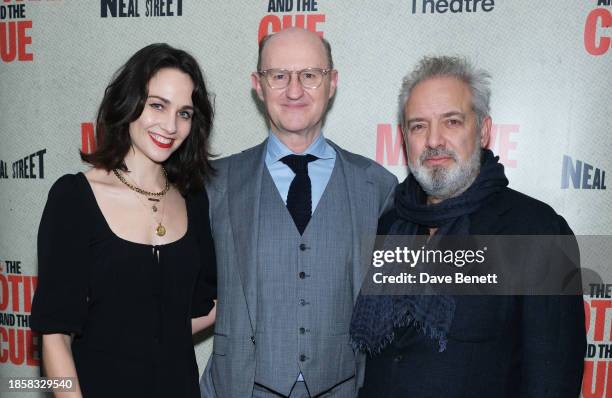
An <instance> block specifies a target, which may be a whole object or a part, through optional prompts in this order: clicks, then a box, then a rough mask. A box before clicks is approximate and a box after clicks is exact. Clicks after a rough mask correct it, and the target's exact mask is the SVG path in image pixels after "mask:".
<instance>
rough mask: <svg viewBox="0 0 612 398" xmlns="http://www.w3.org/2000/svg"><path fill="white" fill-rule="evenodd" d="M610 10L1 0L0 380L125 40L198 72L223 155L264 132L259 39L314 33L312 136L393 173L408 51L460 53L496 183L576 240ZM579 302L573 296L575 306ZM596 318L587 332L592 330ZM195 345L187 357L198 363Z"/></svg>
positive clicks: (595, 339)
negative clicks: (320, 100)
mask: <svg viewBox="0 0 612 398" xmlns="http://www.w3.org/2000/svg"><path fill="white" fill-rule="evenodd" d="M160 3H161V4H163V7H162V11H163V13H164V14H169V13H172V14H173V15H165V16H148V15H147V14H148V13H150V11H152V9H153V8H152V7H153V6H154V5H155V4H160ZM609 3H610V1H609V0H607V1H606V0H599V1H598V0H584V1H571V0H565V1H554V0H541V1H537V2H534V1H530V0H482V1H481V0H378V1H375V2H374V1H349V0H300V1H298V0H293V1H292V0H284V1H267V0H251V1H248V2H247V1H238V0H224V1H197V0H165V1H161V2H160V1H157V0H156V1H151V0H149V1H145V0H131V1H130V0H106V1H105V0H78V1H77V0H3V1H2V2H0V58H1V59H0V115H1V116H0V268H1V270H0V377H7V376H35V375H38V372H39V370H38V357H39V353H38V350H39V344H40V343H39V338H38V337H37V336H33V335H32V334H31V333H30V332H29V330H28V328H27V319H28V318H27V315H28V314H29V302H30V300H31V294H32V291H33V288H34V286H35V282H36V278H35V276H36V270H37V265H36V232H37V228H38V223H39V220H40V216H41V213H42V209H43V206H44V204H45V200H46V195H47V192H48V190H49V188H50V186H51V185H52V184H53V182H54V181H55V180H56V179H57V178H59V177H60V176H62V175H63V174H65V173H75V172H77V171H84V170H85V169H86V168H87V167H86V166H85V165H83V164H82V163H81V162H80V160H79V156H78V149H81V148H82V145H83V144H82V143H83V134H84V132H87V131H88V124H87V123H92V122H93V121H94V119H95V112H96V109H97V107H98V105H99V102H100V100H101V99H102V94H103V91H104V88H105V87H106V85H107V84H108V82H109V80H110V78H111V75H112V74H113V72H114V71H115V70H116V69H117V68H118V67H119V66H121V65H122V64H123V63H124V62H125V61H126V60H127V59H128V57H129V56H130V55H132V54H133V53H134V52H135V51H137V50H138V49H140V48H141V47H143V46H145V45H147V44H150V43H153V42H167V43H168V44H171V45H173V46H176V47H179V48H183V49H185V50H188V51H189V52H191V53H192V54H193V55H194V56H195V57H196V58H197V59H198V60H199V61H200V63H201V65H202V67H203V69H204V73H205V76H206V79H207V82H208V84H209V87H210V89H211V91H212V92H214V93H215V95H216V100H215V108H216V120H215V127H214V133H213V139H212V142H213V151H214V152H215V153H217V154H220V155H223V156H224V155H228V154H231V153H234V152H238V151H241V150H243V149H245V148H247V147H250V146H252V145H255V144H257V143H259V142H261V141H262V140H263V139H264V138H265V136H266V127H265V122H264V120H263V118H262V117H261V115H260V114H259V113H258V111H257V106H256V103H255V100H254V96H253V93H252V91H251V88H250V77H249V75H250V73H251V72H252V71H253V70H254V69H255V64H256V59H257V40H258V35H259V33H260V32H262V33H269V32H272V31H274V30H277V29H280V28H281V27H284V26H289V25H291V24H297V25H300V24H304V25H305V26H306V27H308V28H309V29H312V30H316V31H319V32H321V33H322V34H323V35H324V37H325V38H327V39H328V40H329V41H330V42H331V44H332V49H333V55H334V62H335V65H336V67H337V69H338V70H339V83H338V85H339V86H338V91H337V94H336V98H335V100H334V103H333V107H332V109H331V111H330V112H329V114H328V117H327V120H326V124H325V126H324V132H325V134H326V136H327V137H328V138H331V139H332V140H334V141H335V142H336V143H338V144H339V145H341V146H343V147H344V148H346V149H348V150H351V151H354V152H357V153H360V154H363V155H365V156H367V157H370V158H372V159H376V160H377V161H379V162H380V163H382V164H383V165H384V166H386V167H387V168H388V169H389V170H391V171H392V172H393V173H395V174H396V175H397V176H398V177H399V178H400V179H402V178H403V177H405V175H406V169H405V166H404V164H405V163H404V162H403V158H402V156H401V151H400V148H401V142H400V141H398V140H397V136H396V131H397V130H396V123H397V120H396V109H397V105H396V99H397V94H398V89H399V86H400V82H401V79H402V77H403V75H404V74H406V73H407V72H408V71H409V70H410V69H411V68H412V67H413V66H414V64H415V63H416V61H417V60H418V59H419V58H421V57H422V56H423V55H434V54H450V55H464V56H467V57H468V58H470V59H471V60H472V61H473V62H474V63H476V64H477V65H479V66H481V67H483V68H485V69H488V70H489V71H490V72H491V74H492V75H493V87H492V89H493V98H492V115H493V119H494V123H495V126H496V127H495V128H496V130H495V131H496V134H495V139H494V140H493V142H492V148H493V150H494V151H495V152H496V153H498V154H500V156H501V157H502V160H503V161H504V163H505V164H506V167H507V170H506V171H507V175H508V178H509V179H510V185H511V187H513V188H515V189H517V190H520V191H522V192H524V193H527V194H529V195H531V196H534V197H536V198H538V199H541V200H544V201H546V202H547V203H549V204H550V205H551V206H552V207H553V208H554V209H555V210H556V211H557V212H558V213H560V214H562V215H563V216H564V217H565V218H566V219H567V221H568V223H569V224H570V226H571V227H572V228H573V230H574V232H575V233H576V234H580V235H610V234H611V233H612V201H611V200H610V193H609V192H610V191H609V190H608V189H607V185H610V186H612V177H610V176H605V172H606V171H611V170H612V167H611V160H610V156H609V154H610V150H611V149H612V145H611V143H612V139H611V138H610V133H611V132H612V129H611V127H612V121H611V120H610V89H611V87H612V85H611V81H612V79H611V78H610V70H611V68H610V67H611V62H610V60H611V57H612V49H611V48H610V42H611V40H610V38H611V37H612V29H611V25H612V14H611V12H612V7H611V6H610V5H609ZM475 4H476V5H475ZM298 5H299V6H300V8H299V10H298ZM289 6H292V8H291V9H290V10H289V11H287V9H288V8H289ZM459 6H461V12H458V10H459ZM132 7H133V8H132ZM449 7H450V8H452V10H451V9H447V8H449ZM474 9H475V10H474ZM122 10H123V12H124V13H125V14H126V15H125V16H120V15H121V14H122ZM136 10H137V12H138V16H136V15H134V14H136ZM432 10H433V11H434V12H432ZM453 10H454V11H455V12H454V11H453ZM132 11H133V13H132ZM443 11H445V12H443ZM128 14H132V15H133V16H129V15H128ZM179 14H180V15H179ZM113 15H116V16H113ZM83 126H85V127H83ZM85 138H87V135H85ZM85 142H87V140H85ZM564 159H565V162H564ZM564 176H565V178H564ZM596 176H599V177H598V178H596ZM25 177H29V178H25ZM572 177H573V179H572ZM605 177H608V179H609V180H608V181H606V180H605ZM578 180H579V181H578ZM597 180H599V181H597ZM589 186H591V187H592V188H593V189H589V188H588V187H589ZM591 300H595V299H594V298H590V297H585V301H586V303H587V304H588V303H591ZM595 301H596V302H595V306H594V307H593V308H591V306H587V307H586V308H587V311H588V314H589V315H590V317H589V318H590V319H589V320H590V324H591V325H590V326H589V339H590V342H592V343H595V344H606V345H609V344H611V341H610V335H609V331H610V330H611V329H610V323H611V319H612V316H610V315H607V312H606V309H607V308H608V307H610V306H612V304H610V303H611V302H610V300H605V301H601V302H600V301H597V300H595ZM602 303H603V304H602ZM591 304H593V303H591ZM608 304H610V305H608ZM604 307H605V308H604ZM597 308H604V309H603V310H601V309H600V310H597ZM11 314H12V316H11ZM18 315H20V317H18ZM602 317H603V318H602ZM13 321H14V322H15V323H14V324H11V323H12V322H13ZM596 322H599V323H601V328H603V330H605V331H606V332H605V333H603V336H599V335H597V336H596V335H594V330H593V329H594V328H595V323H596ZM602 322H603V323H602ZM210 343H211V341H210V339H205V340H204V341H202V342H198V344H197V346H196V350H197V356H198V362H199V365H200V369H203V366H204V364H205V362H206V360H207V358H208V355H209V353H210ZM598 354H599V352H598ZM585 361H586V365H587V366H586V369H587V371H586V374H585V386H584V389H583V394H584V396H585V397H604V396H608V395H605V394H606V393H605V391H612V376H611V377H610V383H609V384H610V385H608V383H607V379H608V375H607V373H608V369H607V365H608V362H607V359H606V358H599V355H596V356H595V357H594V358H587V359H586V360H585ZM593 364H595V366H593ZM593 367H594V368H595V370H594V371H593V370H592V369H593ZM589 369H591V370H589ZM610 372H611V373H612V369H610ZM2 396H5V394H4V393H2ZM7 396H12V394H8V395H7ZM14 396H19V397H26V396H32V397H34V396H39V395H37V394H35V393H31V394H26V393H19V394H15V395H14Z"/></svg>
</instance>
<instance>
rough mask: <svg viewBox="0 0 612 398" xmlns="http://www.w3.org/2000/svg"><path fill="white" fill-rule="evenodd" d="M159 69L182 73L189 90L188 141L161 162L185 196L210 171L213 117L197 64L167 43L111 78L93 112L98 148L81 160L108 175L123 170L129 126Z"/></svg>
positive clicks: (147, 49) (144, 53)
mask: <svg viewBox="0 0 612 398" xmlns="http://www.w3.org/2000/svg"><path fill="white" fill-rule="evenodd" d="M164 68H174V69H178V70H180V71H182V72H184V73H186V74H187V75H189V76H190V77H191V80H192V82H193V86H194V89H193V93H192V94H191V100H192V101H193V108H194V111H193V119H192V121H191V131H190V133H189V136H188V137H187V138H186V139H185V141H183V143H182V144H181V146H180V147H179V148H178V149H177V150H176V151H174V153H172V155H171V156H170V157H169V158H168V159H167V160H166V161H165V162H164V163H163V165H164V167H165V169H166V172H167V173H168V179H169V180H170V182H171V183H173V184H175V186H176V187H177V188H178V190H179V191H180V192H181V193H182V194H183V195H186V194H188V193H190V192H195V191H197V190H199V189H201V188H202V187H203V185H204V180H205V179H206V178H207V177H208V176H209V175H210V174H212V173H213V172H214V170H213V168H212V166H211V164H210V157H211V154H210V152H209V136H210V132H211V129H212V122H213V114H214V112H213V107H212V104H211V101H210V96H209V93H208V91H207V90H206V84H205V82H204V77H203V76H202V71H201V70H200V66H199V65H198V62H197V61H196V60H195V58H193V57H192V56H191V55H190V54H188V53H187V52H185V51H183V50H179V49H176V48H173V47H171V46H169V45H167V44H159V43H158V44H151V45H149V46H147V47H144V48H142V49H141V50H139V51H138V52H137V53H136V54H134V55H132V57H131V58H130V59H129V60H128V61H127V62H126V63H125V65H123V66H122V67H121V68H120V69H119V70H118V71H117V72H116V73H115V75H114V77H113V79H112V81H111V83H110V84H109V85H108V87H107V88H106V91H105V92H104V98H103V99H102V103H101V104H100V108H99V110H98V116H97V119H96V138H97V149H96V150H95V151H94V152H93V153H91V154H87V153H83V152H81V159H82V160H83V161H84V162H87V163H89V164H91V165H92V166H94V167H98V168H102V169H105V170H107V171H111V170H113V169H120V170H123V171H127V167H126V165H125V163H124V161H123V159H124V158H125V156H126V155H127V153H128V151H129V150H130V147H131V145H132V141H131V139H130V133H129V125H130V123H132V122H133V121H135V120H136V119H138V118H139V117H140V115H141V113H142V111H143V110H144V106H145V102H146V100H147V96H148V93H147V84H148V83H149V80H151V78H152V77H153V76H154V75H155V74H156V73H157V72H158V71H159V70H160V69H164Z"/></svg>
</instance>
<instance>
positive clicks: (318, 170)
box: [266, 132, 336, 213]
mask: <svg viewBox="0 0 612 398" xmlns="http://www.w3.org/2000/svg"><path fill="white" fill-rule="evenodd" d="M291 154H295V153H294V152H292V151H291V149H289V148H287V146H286V145H285V144H283V143H282V142H281V140H279V139H278V137H277V136H276V135H275V134H274V133H272V132H270V134H269V137H268V144H267V148H266V166H267V167H268V171H269V172H270V175H271V176H272V180H274V185H276V189H278V193H280V196H281V198H283V201H284V202H285V204H287V194H288V193H289V186H290V185H291V181H293V178H294V177H295V173H294V172H293V171H292V170H291V169H290V168H289V166H287V165H286V164H285V163H283V162H281V159H282V158H283V157H285V156H287V155H291ZM307 154H310V155H314V156H316V157H318V158H319V159H317V160H315V161H314V162H310V163H308V176H309V177H310V182H311V186H312V190H311V193H312V212H313V213H314V211H315V209H316V208H317V205H318V204H319V201H320V200H321V197H322V196H323V192H324V191H325V187H326V186H327V183H328V182H329V178H330V177H331V174H332V171H333V169H334V164H335V163H336V151H335V150H334V148H332V147H331V145H329V144H328V143H327V141H326V140H325V137H323V133H321V134H319V136H318V137H317V138H316V139H315V140H314V142H313V143H312V144H310V146H309V147H308V148H306V150H305V151H304V152H303V153H297V154H295V155H307Z"/></svg>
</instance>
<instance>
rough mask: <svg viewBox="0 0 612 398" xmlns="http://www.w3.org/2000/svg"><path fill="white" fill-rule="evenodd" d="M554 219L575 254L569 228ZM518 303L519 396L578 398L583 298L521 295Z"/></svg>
mask: <svg viewBox="0 0 612 398" xmlns="http://www.w3.org/2000/svg"><path fill="white" fill-rule="evenodd" d="M557 217H558V218H559V219H560V220H559V229H558V233H559V234H560V235H567V236H568V237H569V236H571V239H569V240H568V239H565V240H564V242H566V243H567V242H568V241H572V242H574V245H575V247H574V248H573V250H575V252H576V253H578V245H577V242H576V240H575V238H574V236H573V234H572V232H571V229H570V228H569V226H567V223H565V220H563V219H562V218H561V217H559V216H557ZM554 261H558V258H556V259H555V260H554ZM555 265H556V264H551V266H555ZM521 300H522V306H521V308H522V315H523V316H522V340H523V343H524V345H523V347H522V350H521V352H522V357H523V358H522V359H523V361H522V364H523V368H522V377H521V380H522V384H521V397H530V398H531V397H534V398H535V397H537V398H543V397H551V398H553V397H554V398H576V397H578V396H579V395H580V389H581V385H582V373H583V367H584V354H585V350H586V329H585V320H584V303H583V297H582V295H581V294H580V295H577V294H573V295H556V296H524V297H522V298H521Z"/></svg>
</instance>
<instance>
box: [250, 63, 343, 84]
mask: <svg viewBox="0 0 612 398" xmlns="http://www.w3.org/2000/svg"><path fill="white" fill-rule="evenodd" d="M330 71H331V69H321V68H306V69H302V70H295V71H293V70H287V69H266V70H261V71H259V72H257V73H259V74H260V75H261V76H263V77H265V78H266V81H267V82H268V86H270V88H273V89H283V88H286V87H287V86H289V83H290V82H291V76H293V74H294V73H297V75H298V80H299V81H300V84H301V85H302V87H304V88H310V89H312V88H317V87H319V86H320V85H321V83H322V82H323V76H325V75H327V74H328V73H329V72H330Z"/></svg>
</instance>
